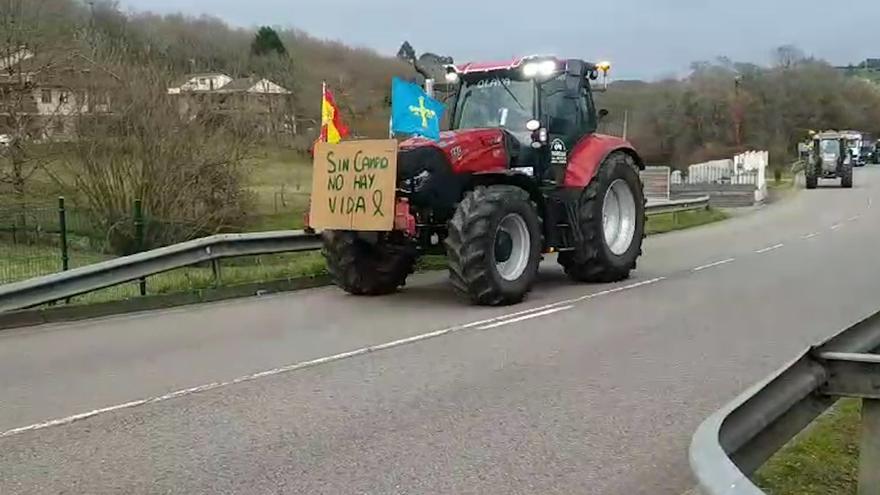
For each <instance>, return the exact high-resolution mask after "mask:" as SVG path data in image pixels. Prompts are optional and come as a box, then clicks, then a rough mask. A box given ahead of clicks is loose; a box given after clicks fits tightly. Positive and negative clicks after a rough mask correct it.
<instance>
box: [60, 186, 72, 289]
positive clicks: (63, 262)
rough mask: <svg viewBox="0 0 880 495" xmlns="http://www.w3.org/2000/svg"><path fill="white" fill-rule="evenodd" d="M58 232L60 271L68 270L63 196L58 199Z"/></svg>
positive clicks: (65, 213) (68, 257)
mask: <svg viewBox="0 0 880 495" xmlns="http://www.w3.org/2000/svg"><path fill="white" fill-rule="evenodd" d="M58 230H59V234H60V235H61V239H60V241H61V270H62V271H65V272H66V271H67V270H69V269H70V256H69V253H68V251H67V210H66V209H65V208H64V196H59V197H58Z"/></svg>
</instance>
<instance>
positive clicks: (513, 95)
mask: <svg viewBox="0 0 880 495" xmlns="http://www.w3.org/2000/svg"><path fill="white" fill-rule="evenodd" d="M534 109H535V85H534V82H532V81H524V80H517V79H511V78H509V77H502V76H495V77H487V78H484V79H476V80H469V81H468V80H465V81H464V82H463V84H462V87H461V90H460V93H459V97H458V104H457V108H456V111H455V122H453V128H455V129H475V128H485V127H503V128H505V129H507V130H509V131H511V132H512V133H513V134H518V133H519V134H522V133H527V131H526V122H528V121H529V120H531V119H533V118H534V115H535V111H534Z"/></svg>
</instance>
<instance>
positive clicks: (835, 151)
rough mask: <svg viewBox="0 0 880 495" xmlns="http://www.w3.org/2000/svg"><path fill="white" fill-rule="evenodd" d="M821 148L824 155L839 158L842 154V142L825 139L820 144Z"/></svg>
mask: <svg viewBox="0 0 880 495" xmlns="http://www.w3.org/2000/svg"><path fill="white" fill-rule="evenodd" d="M819 148H820V150H821V152H822V155H823V156H825V155H828V156H832V155H833V156H835V157H836V156H838V155H839V154H840V141H838V140H836V139H823V140H822V141H821V142H820V143H819Z"/></svg>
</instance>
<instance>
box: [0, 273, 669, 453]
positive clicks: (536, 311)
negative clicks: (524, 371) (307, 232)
mask: <svg viewBox="0 0 880 495" xmlns="http://www.w3.org/2000/svg"><path fill="white" fill-rule="evenodd" d="M665 279H666V277H658V278H654V279H651V280H645V281H643V282H637V283H633V284H629V285H625V286H622V287H617V288H614V289H609V290H605V291H601V292H595V293H592V294H587V295H584V296H580V297H577V298H574V299H568V300H565V301H558V302H555V303H551V304H547V305H544V306H540V307H537V308H531V309H527V310H523V311H517V312H515V313H508V314H505V315H501V316H496V317H494V318H488V319H485V320H480V321H474V322H471V323H465V324H462V325H455V326H452V327H448V328H444V329H442V330H436V331H434V332H428V333H423V334H420V335H414V336H412V337H407V338H405V339H399V340H393V341H391V342H386V343H384V344H377V345H372V346H367V347H361V348H360V349H354V350H352V351H348V352H342V353H339V354H334V355H332V356H325V357H321V358H317V359H312V360H309V361H302V362H299V363H294V364H289V365H287V366H282V367H280V368H274V369H271V370H266V371H261V372H259V373H253V374H250V375H244V376H240V377H238V378H234V379H232V380H227V381H222V382H213V383H208V384H205V385H199V386H197V387H192V388H185V389H181V390H177V391H175V392H171V393H168V394H165V395H160V396H157V397H151V398H148V399H140V400H134V401H130V402H126V403H123V404H117V405H115V406H108V407H102V408H100V409H94V410H92V411H88V412H84V413H79V414H74V415H72V416H66V417H63V418H58V419H52V420H49V421H44V422H42V423H34V424H32V425H28V426H22V427H19V428H13V429H11V430H6V431H4V432H2V433H0V438H5V437H11V436H13V435H19V434H21V433H26V432H30V431H36V430H43V429H46V428H51V427H54V426H64V425H69V424H71V423H74V422H76V421H80V420H83V419H88V418H93V417H95V416H98V415H101V414H106V413H111V412H115V411H121V410H123V409H132V408H135V407H140V406H145V405H149V404H156V403H159V402H165V401H167V400H171V399H176V398H179V397H185V396H188V395H192V394H197V393H201V392H207V391H210V390H216V389H219V388H225V387H229V386H232V385H236V384H239V383H245V382H250V381H254V380H258V379H260V378H266V377H270V376H275V375H281V374H284V373H290V372H293V371H298V370H302V369H305V368H311V367H314V366H320V365H322V364H328V363H332V362H336V361H342V360H344V359H349V358H353V357H357V356H362V355H364V354H368V353H371V352H377V351H384V350H387V349H392V348H394V347H400V346H403V345H407V344H413V343H416V342H420V341H423V340H428V339H433V338H437V337H441V336H443V335H448V334H452V333H455V332H460V331H462V330H467V329H470V328H474V327H477V329H480V330H485V329H488V328H493V326H492V325H493V324H494V323H496V322H500V324H499V325H496V326H501V325H504V324H507V323H513V322H514V321H521V320H523V319H527V318H537V317H538V316H544V315H547V314H552V313H555V312H558V311H564V310H567V309H571V308H572V307H573V306H574V304H575V303H578V302H581V301H586V300H589V299H595V298H597V297H601V296H606V295H609V294H614V293H617V292H623V291H626V290H631V289H636V288H639V287H644V286H646V285H651V284H656V283H657V282H660V281H662V280H665ZM523 315H526V316H523Z"/></svg>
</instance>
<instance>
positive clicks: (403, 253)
mask: <svg viewBox="0 0 880 495" xmlns="http://www.w3.org/2000/svg"><path fill="white" fill-rule="evenodd" d="M381 235H383V234H380V236H381ZM323 241H324V249H323V251H322V252H323V254H324V258H325V259H326V260H327V271H329V272H330V277H331V278H332V279H333V282H334V283H335V284H336V285H338V286H339V287H341V288H342V289H343V290H345V291H346V292H348V293H350V294H354V295H358V296H379V295H384V294H390V293H392V292H395V291H396V290H397V289H398V288H399V287H401V286H403V285H405V284H406V277H407V276H409V275H410V274H411V273H412V272H413V270H414V268H415V263H416V252H415V249H413V248H411V247H409V246H402V245H397V244H393V243H390V242H387V241H385V240H384V239H381V238H380V239H379V242H376V243H371V242H368V241H366V240H364V239H362V238H360V237H358V234H357V233H356V232H350V231H343V230H328V231H325V232H324V234H323Z"/></svg>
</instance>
